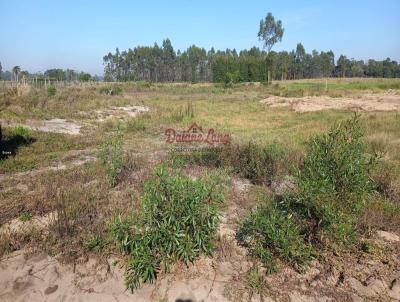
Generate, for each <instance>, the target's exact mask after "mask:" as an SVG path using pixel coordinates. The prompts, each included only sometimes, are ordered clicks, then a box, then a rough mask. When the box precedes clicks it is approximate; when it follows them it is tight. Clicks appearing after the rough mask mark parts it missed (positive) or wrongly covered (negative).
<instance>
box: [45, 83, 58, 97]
mask: <svg viewBox="0 0 400 302" xmlns="http://www.w3.org/2000/svg"><path fill="white" fill-rule="evenodd" d="M56 92H57V89H56V87H55V86H54V85H50V86H49V87H47V95H48V96H55V95H56Z"/></svg>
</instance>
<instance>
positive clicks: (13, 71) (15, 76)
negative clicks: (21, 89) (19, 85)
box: [12, 65, 21, 82]
mask: <svg viewBox="0 0 400 302" xmlns="http://www.w3.org/2000/svg"><path fill="white" fill-rule="evenodd" d="M20 72H21V67H19V66H18V65H17V66H14V67H13V69H12V73H13V75H14V81H16V82H18V75H19V73H20Z"/></svg>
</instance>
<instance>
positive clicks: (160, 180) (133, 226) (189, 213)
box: [110, 165, 223, 291]
mask: <svg viewBox="0 0 400 302" xmlns="http://www.w3.org/2000/svg"><path fill="white" fill-rule="evenodd" d="M217 184H218V177H216V176H210V177H208V178H206V179H200V180H191V179H190V178H188V177H186V176H183V175H182V174H181V173H179V172H176V171H174V170H168V169H167V167H166V166H164V165H161V166H158V167H156V168H155V170H154V172H153V176H152V178H151V179H150V180H148V181H147V182H146V183H145V185H144V195H143V197H142V200H141V209H140V211H139V212H138V214H135V215H133V217H131V218H129V219H122V218H121V217H120V216H119V217H115V218H114V219H113V221H112V222H111V226H110V230H111V233H112V235H113V237H114V238H115V239H116V241H117V242H118V243H119V245H120V247H121V248H122V250H123V251H125V252H126V253H128V254H129V255H130V257H129V261H128V264H127V268H126V273H125V281H126V285H127V287H128V288H129V289H130V290H131V291H133V290H134V289H136V288H138V287H139V286H140V284H141V283H143V282H153V281H154V280H155V279H156V278H157V273H158V272H159V271H160V270H161V269H163V270H164V271H168V270H169V267H170V265H171V264H173V263H174V262H176V261H178V260H181V261H183V262H184V263H188V262H191V261H193V260H195V259H196V258H197V257H198V256H199V255H200V253H203V252H204V253H210V252H211V250H212V248H213V245H212V239H213V236H214V234H215V231H216V227H217V224H218V216H219V204H220V202H221V201H222V199H223V195H222V193H221V191H220V188H219V186H218V185H217Z"/></svg>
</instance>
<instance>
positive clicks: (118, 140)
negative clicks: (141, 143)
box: [98, 128, 123, 186]
mask: <svg viewBox="0 0 400 302" xmlns="http://www.w3.org/2000/svg"><path fill="white" fill-rule="evenodd" d="M122 144H123V133H122V131H121V129H120V128H118V129H117V130H116V131H114V132H113V133H112V134H111V135H110V136H109V137H107V138H106V139H105V140H104V141H103V143H102V144H101V146H100V150H99V154H98V158H99V160H100V161H101V163H102V164H103V165H104V166H105V171H106V175H107V179H108V180H109V182H110V184H111V186H115V185H116V184H117V180H118V173H119V172H120V171H121V168H122V165H123V149H122Z"/></svg>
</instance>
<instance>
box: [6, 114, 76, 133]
mask: <svg viewBox="0 0 400 302" xmlns="http://www.w3.org/2000/svg"><path fill="white" fill-rule="evenodd" d="M0 122H1V124H2V125H3V126H5V127H7V126H8V127H14V126H17V125H23V126H24V127H26V128H28V129H31V130H35V131H43V132H52V133H62V134H71V135H79V134H80V130H81V128H82V126H81V125H78V124H76V123H74V122H70V121H67V120H64V119H59V118H55V119H51V120H43V121H39V120H25V122H23V123H15V122H10V121H0Z"/></svg>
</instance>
